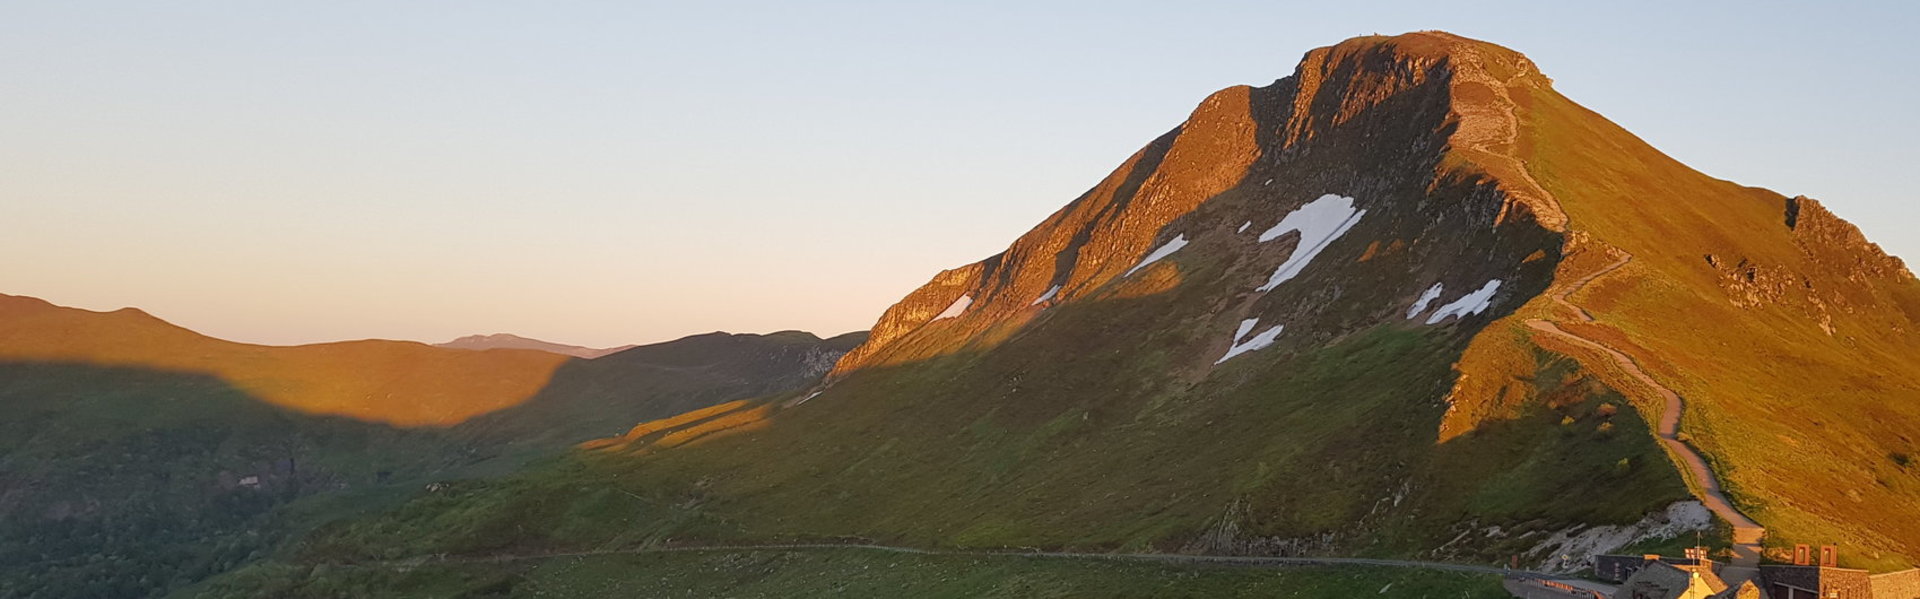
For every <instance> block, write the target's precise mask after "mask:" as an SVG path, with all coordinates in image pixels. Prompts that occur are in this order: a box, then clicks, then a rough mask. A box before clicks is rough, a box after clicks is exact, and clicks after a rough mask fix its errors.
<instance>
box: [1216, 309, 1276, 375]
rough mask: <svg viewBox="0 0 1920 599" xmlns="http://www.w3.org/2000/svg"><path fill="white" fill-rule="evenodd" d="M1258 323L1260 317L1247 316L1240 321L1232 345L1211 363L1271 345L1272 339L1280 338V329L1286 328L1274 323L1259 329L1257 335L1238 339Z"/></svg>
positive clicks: (1217, 362)
mask: <svg viewBox="0 0 1920 599" xmlns="http://www.w3.org/2000/svg"><path fill="white" fill-rule="evenodd" d="M1259 323H1260V319H1258V318H1249V319H1246V320H1242V321H1240V330H1239V331H1238V332H1236V333H1234V335H1233V347H1229V348H1227V355H1224V356H1220V359H1218V360H1214V361H1213V363H1214V364H1219V363H1221V362H1225V361H1227V360H1230V359H1233V357H1234V356H1238V355H1240V354H1244V353H1247V352H1250V351H1253V350H1256V349H1261V348H1264V347H1266V346H1269V345H1273V340H1275V339H1279V338H1280V331H1281V329H1285V328H1287V325H1283V324H1276V325H1273V327H1272V328H1269V329H1267V330H1265V331H1261V332H1260V334H1258V335H1254V336H1253V338H1252V339H1248V340H1246V341H1245V342H1242V341H1240V338H1241V337H1245V336H1247V331H1251V330H1253V326H1254V325H1256V324H1259Z"/></svg>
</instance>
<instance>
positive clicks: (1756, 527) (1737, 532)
mask: <svg viewBox="0 0 1920 599" xmlns="http://www.w3.org/2000/svg"><path fill="white" fill-rule="evenodd" d="M1616 251H1620V259H1619V260H1615V261H1614V262H1612V263H1610V264H1608V265H1606V266H1604V267H1601V268H1599V269H1597V270H1595V271H1593V272H1592V273H1588V274H1587V275H1586V276H1584V277H1580V278H1579V279H1576V280H1574V281H1573V282H1572V283H1571V284H1568V285H1567V286H1565V287H1562V288H1561V289H1560V290H1559V291H1556V292H1554V293H1552V294H1551V295H1550V297H1551V298H1552V299H1553V301H1554V302H1555V303H1557V304H1560V305H1562V306H1565V307H1567V308H1568V309H1570V310H1572V312H1573V314H1575V315H1576V316H1577V319H1578V320H1579V322H1583V323H1585V322H1594V318H1593V314H1591V313H1589V312H1587V310H1586V309H1585V308H1581V307H1580V306H1578V305H1575V304H1574V303H1573V302H1571V301H1569V300H1568V299H1567V298H1568V297H1569V296H1572V295H1573V294H1574V292H1577V291H1579V290H1581V289H1583V288H1585V287H1586V286H1587V284H1588V283H1592V282H1593V281H1594V280H1595V279H1598V278H1600V277H1602V276H1604V275H1606V274H1608V273H1611V272H1613V271H1615V270H1619V269H1620V267H1622V266H1626V265H1627V263H1628V262H1631V261H1633V254H1629V253H1626V252H1625V251H1624V250H1617V248H1616ZM1526 322H1527V326H1528V327H1529V328H1532V329H1533V330H1535V331H1539V332H1541V333H1545V334H1547V335H1552V336H1554V337H1558V338H1560V339H1561V340H1564V341H1566V342H1568V343H1572V344H1574V345H1578V346H1581V347H1585V348H1588V349H1591V350H1594V351H1596V352H1599V353H1600V355H1603V356H1606V357H1607V359H1609V360H1611V361H1612V362H1613V364H1614V366H1616V367H1618V368H1619V370H1620V371H1621V372H1623V373H1625V374H1626V375H1627V376H1628V377H1630V378H1632V379H1633V380H1635V381H1637V382H1639V383H1640V385H1641V386H1643V387H1645V388H1646V389H1648V390H1651V391H1652V392H1653V393H1654V394H1655V395H1657V396H1659V397H1660V399H1661V400H1662V401H1663V402H1664V404H1665V409H1664V410H1662V412H1661V413H1660V422H1659V426H1658V427H1657V428H1656V430H1655V433H1656V435H1657V436H1658V437H1659V439H1660V444H1661V445H1663V446H1665V447H1666V449H1667V453H1668V454H1669V455H1671V456H1673V458H1674V459H1675V460H1677V461H1679V462H1680V464H1679V465H1680V466H1681V468H1682V469H1683V473H1684V474H1685V475H1686V477H1687V480H1688V481H1690V482H1691V483H1693V484H1690V485H1688V487H1689V488H1690V489H1692V490H1693V492H1694V496H1695V497H1696V498H1698V499H1699V500H1700V503H1702V504H1705V505H1706V506H1707V509H1708V510H1711V511H1712V512H1713V513H1714V515H1717V516H1719V517H1720V519H1721V520H1725V521H1726V522H1727V524H1728V525H1730V526H1732V527H1733V544H1734V547H1733V553H1734V559H1733V561H1732V562H1731V564H1730V568H1729V569H1728V572H1727V574H1728V575H1727V576H1725V577H1724V578H1726V579H1727V581H1728V582H1729V583H1732V584H1739V582H1741V581H1744V580H1747V579H1750V578H1752V575H1753V574H1754V572H1755V570H1754V568H1757V567H1758V566H1759V565H1760V540H1761V539H1762V538H1763V537H1765V536H1766V529H1765V528H1763V527H1761V526H1760V524H1759V523H1757V522H1754V521H1753V519H1752V518H1748V517H1747V516H1746V514H1742V513H1740V510H1737V509H1734V507H1733V503H1732V502H1729V501H1727V496H1726V493H1725V492H1723V491H1722V490H1721V487H1720V479H1719V478H1717V477H1715V476H1714V475H1713V470H1712V469H1710V468H1708V467H1707V461H1706V459H1705V458H1702V457H1701V456H1700V452H1698V451H1695V450H1694V448H1693V447H1692V446H1690V445H1687V443H1686V442H1685V441H1682V440H1681V439H1680V436H1679V435H1680V414H1681V413H1682V412H1684V411H1685V409H1686V401H1685V400H1683V399H1681V397H1680V394H1679V393H1675V392H1674V391H1673V389H1671V388H1669V387H1667V386H1666V385H1662V384H1660V382H1659V381H1657V380H1654V378H1653V376H1652V375H1649V374H1647V371H1646V370H1644V369H1642V368H1640V364H1639V363H1638V362H1636V361H1634V359H1633V357H1632V356H1629V355H1627V354H1626V353H1625V352H1622V351H1620V350H1618V349H1615V348H1614V347H1612V346H1609V345H1607V344H1605V343H1602V342H1600V341H1597V340H1594V339H1589V338H1586V337H1582V336H1580V335H1578V334H1575V333H1572V332H1569V331H1567V330H1566V329H1562V328H1560V325H1558V324H1555V323H1553V322H1552V321H1548V320H1542V319H1537V318H1536V319H1529V320H1527V321H1526Z"/></svg>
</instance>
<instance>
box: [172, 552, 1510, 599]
mask: <svg viewBox="0 0 1920 599" xmlns="http://www.w3.org/2000/svg"><path fill="white" fill-rule="evenodd" d="M261 594H267V595H271V596H274V597H282V598H286V599H305V598H314V599H318V598H330V597H421V598H428V597H447V598H453V597H499V598H514V597H577V598H583V599H585V598H594V597H608V598H613V597H739V598H751V597H768V598H774V597H778V598H796V599H800V598H808V597H823V598H824V597H925V598H929V599H937V598H954V599H960V598H989V597H1007V598H1016V597H1017V598H1021V599H1029V598H1065V597H1209V598H1211V597H1263V598H1264V597H1285V598H1301V599H1306V598H1327V599H1334V598H1341V599H1345V598H1350V597H1356V596H1366V597H1386V598H1395V597H1425V598H1434V599H1439V598H1449V599H1452V598H1482V597H1485V598H1494V597H1505V596H1507V594H1506V593H1505V592H1503V591H1502V590H1501V588H1500V583H1499V579H1498V578H1497V577H1494V576H1488V575H1471V574H1460V573H1451V572H1439V571H1431V570H1417V569H1397V568H1371V567H1233V566H1221V565H1175V564H1166V563H1155V562H1139V561H1108V560H1098V559H1063V558H1029V557H1014V556H985V557H979V556H940V555H903V554H894V553H886V552H878V551H870V550H858V549H843V550H811V551H702V552H676V553H655V554H634V555H606V556H592V557H569V558H553V559H545V560H538V561H529V562H515V563H509V564H486V565H446V564H441V565H422V566H418V567H414V568H411V569H407V570H405V571H401V570H397V569H389V568H371V567H343V566H334V567H320V568H304V567H292V566H282V565H270V566H260V567H255V568H251V569H249V570H246V571H243V572H241V573H239V574H238V575H236V576H234V577H230V578H229V579H228V580H225V581H222V582H221V583H219V584H211V585H206V586H204V587H202V588H198V589H194V592H193V593H189V594H183V596H194V597H207V598H220V597H253V596H260V595H261Z"/></svg>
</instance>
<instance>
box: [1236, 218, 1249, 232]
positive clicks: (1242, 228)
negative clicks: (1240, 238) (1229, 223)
mask: <svg viewBox="0 0 1920 599" xmlns="http://www.w3.org/2000/svg"><path fill="white" fill-rule="evenodd" d="M1251 226H1253V221H1247V222H1244V223H1240V228H1239V229H1238V230H1235V231H1234V232H1235V233H1245V232H1247V227H1251Z"/></svg>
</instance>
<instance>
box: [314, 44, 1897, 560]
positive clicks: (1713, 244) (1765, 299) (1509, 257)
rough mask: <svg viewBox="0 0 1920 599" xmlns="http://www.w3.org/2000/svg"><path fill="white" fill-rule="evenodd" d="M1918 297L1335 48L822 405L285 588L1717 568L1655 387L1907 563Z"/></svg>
mask: <svg viewBox="0 0 1920 599" xmlns="http://www.w3.org/2000/svg"><path fill="white" fill-rule="evenodd" d="M1915 298H1916V292H1915V284H1914V282H1913V279H1912V276H1911V275H1910V274H1908V273H1907V272H1906V271H1905V270H1904V269H1903V268H1902V267H1900V265H1899V264H1897V263H1896V262H1895V261H1892V260H1891V259H1889V258H1886V257H1885V256H1883V255H1881V254H1880V253H1879V252H1878V250H1877V249H1875V248H1872V247H1871V246H1870V245H1869V244H1866V243H1865V242H1864V240H1861V239H1859V237H1858V235H1857V233H1856V232H1854V231H1853V230H1852V229H1851V227H1849V226H1847V225H1845V224H1844V223H1843V222H1841V221H1839V220H1838V219H1837V218H1835V217H1833V216H1832V215H1831V214H1828V213H1827V212H1825V211H1824V210H1822V209H1820V208H1818V207H1817V206H1816V205H1815V204H1813V203H1811V202H1810V201H1804V200H1801V201H1795V202H1788V201H1787V200H1786V199H1784V198H1781V197H1779V196H1777V195H1774V194H1771V193H1769V192H1765V191H1761V190H1753V189H1747V188H1741V187H1738V186H1735V185H1732V184H1729V183H1726V182H1722V181H1717V180H1714V179H1711V178H1708V177H1705V176H1703V175H1700V174H1698V173H1695V172H1693V171H1691V170H1689V169H1686V168H1685V167H1684V166H1682V165H1679V164H1678V163H1675V162H1673V161H1671V160H1670V159H1667V158H1665V157H1663V156H1661V155H1659V154H1658V153H1657V152H1655V151H1653V150H1651V149H1649V148H1647V147H1646V146H1645V145H1644V144H1642V143H1640V142H1639V141H1638V140H1635V139H1633V138H1632V137H1631V136H1630V135H1628V134H1626V133H1624V132H1622V131H1620V130H1619V129H1618V127H1616V126H1614V125H1612V124H1611V123H1608V122H1606V121H1605V120H1604V119H1602V118H1600V117H1599V116H1597V115H1594V114H1592V113H1590V112H1587V111H1585V110H1583V109H1580V108H1578V107H1577V106H1575V105H1573V104H1572V103H1571V102H1568V101H1566V100H1565V99H1563V98H1561V97H1560V96H1558V95H1557V94H1556V93H1555V92H1553V91H1552V87H1551V81H1550V80H1548V79H1547V77H1546V76H1545V75H1543V74H1541V73H1540V72H1539V70H1538V69H1536V68H1535V67H1534V65H1533V64H1532V62H1531V61H1529V60H1528V59H1526V58H1525V57H1524V56H1521V55H1519V54H1518V53H1515V52H1512V51H1510V50H1506V49H1504V48H1499V47H1497V46H1493V45H1490V44H1485V43H1481V42H1477V41H1474V40H1468V39H1464V38H1460V37H1457V36H1452V35H1448V34H1443V33H1417V34H1408V35H1403V36H1395V37H1367V38H1358V39H1354V40H1348V41H1346V42H1343V43H1340V44H1337V45H1335V46H1330V47H1327V48H1321V49H1317V50H1314V51H1312V52H1310V53H1308V55H1307V57H1306V58H1305V59H1304V60H1303V61H1302V62H1301V63H1300V65H1299V66H1298V67H1297V69H1296V70H1295V71H1294V73H1293V75H1291V76H1289V77H1287V78H1284V79H1281V80H1279V81H1276V82H1274V83H1272V84H1270V85H1266V86H1260V87H1237V88H1231V89H1228V90H1225V91H1222V92H1219V93H1216V94H1214V95H1212V96H1211V97H1209V98H1208V99H1207V100H1206V101H1205V102H1204V103H1203V104H1202V105H1201V106H1200V107H1199V108H1198V109H1196V110H1195V111H1194V112H1193V114H1192V115H1191V116H1190V117H1189V119H1188V120H1187V121H1186V122H1184V123H1183V124H1181V125H1180V126H1179V127H1177V128H1175V129H1174V130H1172V131H1170V132H1168V133H1167V134H1166V135H1163V136H1161V137H1160V138H1158V139H1156V140H1153V141H1152V142H1151V143H1149V144H1147V146H1146V147H1145V148H1143V149H1141V150H1140V151H1139V152H1137V153H1136V154H1135V155H1133V156H1132V157H1131V158H1129V159H1128V160H1127V161H1126V162H1125V163H1124V164H1122V165H1121V166H1120V167H1119V168H1118V169H1117V170H1116V171H1115V172H1114V173H1113V174H1112V175H1110V176H1108V177H1107V178H1106V179H1105V180H1103V181H1101V182H1100V183H1098V184H1097V185H1096V186H1095V187H1094V188H1093V189H1091V190H1089V191H1088V192H1087V193H1086V194H1085V195H1083V196H1082V197H1080V198H1079V199H1076V200H1075V201H1073V202H1071V203H1069V204H1067V205H1066V206H1065V207H1064V208H1062V209H1061V210H1060V211H1059V212H1057V213H1056V214H1054V215H1053V216H1051V217H1049V218H1048V219H1047V220H1046V221H1044V222H1042V223H1040V224H1039V225H1038V226H1037V227H1035V228H1034V229H1033V230H1032V231H1029V232H1028V233H1027V234H1025V235H1023V236H1021V237H1020V238H1019V239H1017V240H1015V241H1014V242H1013V243H1012V244H1011V245H1010V246H1009V247H1008V249H1007V251H1005V252H1002V253H1000V254H996V255H994V256H990V257H987V258H985V259H983V260H981V261H978V262H975V263H972V264H967V265H963V266H960V267H957V268H954V269H952V270H949V271H946V272H943V273H940V274H938V275H936V276H935V277H934V278H933V279H932V280H931V281H929V282H928V283H927V284H926V285H924V286H923V287H921V288H920V289H918V290H915V291H914V292H912V293H911V294H909V295H908V296H907V297H906V298H904V299H903V300H901V301H900V302H899V303H898V304H896V305H895V306H893V307H892V308H891V309H889V310H888V311H887V312H886V313H885V314H884V315H883V316H882V317H881V318H880V320H879V322H878V323H877V324H876V326H875V327H874V332H873V337H872V338H871V339H870V340H869V341H868V342H867V343H866V344H864V345H862V346H861V347H860V348H859V349H858V350H856V351H855V352H854V353H852V354H849V356H848V357H847V358H845V359H843V360H842V361H841V362H840V363H839V364H838V365H837V367H836V370H835V372H834V373H833V374H832V375H831V376H830V379H829V381H828V382H827V383H826V384H825V385H824V386H822V387H820V388H818V389H809V390H806V391H802V392H796V393H791V394H783V395H780V396H777V397H773V398H767V399H763V400H759V401H746V402H739V403H732V404H723V405H719V406H716V407H712V408H710V409H707V410H704V411H690V412H687V413H685V414H682V415H680V416H677V417H672V418H665V419H661V420H656V421H653V422H649V423H645V424H642V425H640V426H638V427H636V428H634V429H631V430H630V431H629V432H628V434H627V435H625V436H622V437H619V438H617V439H609V440H606V441H603V442H597V443H592V444H589V445H588V446H586V447H585V448H584V449H585V451H583V452H582V453H580V454H578V455H576V456H575V457H574V458H573V459H570V460H566V461H563V462H560V463H557V464H551V465H548V466H547V467H543V468H539V469H535V470H532V471H529V472H526V473H524V474H523V475H522V476H519V477H516V478H514V479H512V480H509V481H503V482H489V483H473V484H470V485H464V486H461V487H459V488H458V489H456V490H455V491H453V492H450V493H446V494H441V495H436V496H432V497H422V498H420V499H418V500H417V501H414V502H412V503H410V504H408V505H407V506H404V507H403V508H401V509H399V510H395V511H393V512H390V513H387V514H384V515H382V516H380V517H378V518H371V519H366V520H361V521H356V522H353V523H348V524H343V525H341V526H338V527H335V528H332V529H329V530H326V531H323V532H322V533H320V534H316V535H313V536H311V537H309V538H308V539H307V540H306V542H304V543H303V544H302V546H301V548H300V550H299V551H296V552H293V553H292V554H290V557H289V559H291V560H293V561H296V562H306V563H309V564H311V563H326V562H332V561H353V560H392V559H405V558H408V557H410V556H417V555H429V554H439V553H452V554H462V555H470V556H487V555H514V554H519V553H526V552H553V551H564V550H569V549H593V550H605V549H610V548H620V547H640V546H650V545H658V544H663V543H724V544H750V543H769V542H772V543H778V542H792V541H828V542H848V541H859V542H868V541H871V542H881V543H889V544H903V545H930V546H951V547H969V548H1017V547H1045V548H1071V549H1076V550H1091V551H1111V550H1122V551H1175V552H1193V553H1216V554H1269V555H1270V554H1280V555H1288V554H1338V555H1397V556H1413V557H1420V558H1423V559H1443V560H1455V561H1464V562H1477V563H1486V564H1492V563H1498V564H1506V563H1510V562H1509V560H1511V559H1513V558H1515V557H1518V558H1519V560H1520V561H1521V563H1522V564H1523V565H1527V566H1531V567H1578V566H1579V564H1580V562H1581V560H1582V559H1583V556H1584V555H1586V554H1587V553H1591V552H1596V551H1627V552H1633V551H1637V550H1639V549H1651V548H1656V547H1658V546H1659V545H1661V544H1665V545H1667V546H1668V547H1667V548H1669V549H1671V548H1673V547H1676V546H1678V545H1681V544H1690V543H1691V542H1692V541H1693V539H1694V538H1695V536H1694V535H1695V533H1696V531H1697V533H1698V534H1699V535H1700V538H1702V539H1703V540H1704V541H1705V542H1706V543H1708V544H1709V545H1715V546H1717V547H1726V546H1727V545H1728V544H1729V538H1728V537H1729V536H1730V535H1729V534H1728V532H1729V530H1728V528H1727V527H1726V526H1725V525H1724V524H1721V525H1716V524H1715V523H1713V522H1712V520H1711V519H1710V518H1708V517H1701V518H1697V519H1691V520H1689V519H1686V518H1678V517H1675V518H1667V516H1668V515H1670V514H1674V513H1676V512H1674V511H1671V509H1672V508H1674V507H1675V506H1676V505H1678V506H1679V507H1680V508H1682V511H1684V508H1685V507H1686V506H1687V505H1690V504H1687V503H1685V502H1686V501H1688V500H1691V499H1693V498H1695V497H1696V496H1701V495H1704V496H1709V497H1713V495H1711V494H1709V493H1702V494H1701V495H1696V490H1695V489H1693V488H1690V487H1689V485H1688V481H1687V478H1688V476H1686V475H1683V474H1682V472H1683V471H1682V469H1681V467H1680V466H1678V465H1677V464H1681V463H1684V459H1683V458H1682V457H1681V456H1680V455H1679V454H1676V453H1670V452H1671V451H1672V449H1671V448H1672V447H1673V445H1670V444H1663V443H1661V442H1660V441H1659V440H1658V438H1657V437H1658V431H1659V430H1660V426H1661V423H1662V422H1663V419H1664V417H1666V416H1667V414H1668V413H1667V409H1666V408H1667V406H1668V403H1667V402H1665V401H1664V399H1665V397H1664V395H1663V394H1662V393H1660V391H1662V390H1670V391H1674V392H1675V394H1676V395H1675V396H1676V397H1679V398H1680V399H1682V400H1683V401H1681V402H1679V404H1680V405H1683V406H1684V411H1685V413H1684V415H1683V416H1684V417H1683V418H1680V420H1679V422H1680V424H1679V426H1680V428H1681V433H1683V434H1682V435H1678V436H1677V437H1679V438H1677V439H1675V443H1680V446H1681V447H1683V448H1687V450H1688V452H1689V454H1688V455H1692V453H1691V452H1694V451H1695V450H1697V452H1698V454H1701V455H1704V456H1705V458H1706V460H1707V463H1708V464H1709V465H1711V466H1712V469H1711V473H1712V474H1714V475H1716V477H1715V479H1717V480H1720V481H1721V482H1722V483H1723V485H1722V486H1724V487H1725V488H1726V491H1727V493H1726V494H1727V495H1729V496H1731V498H1732V500H1733V503H1734V504H1736V505H1737V506H1739V507H1740V508H1741V509H1742V510H1744V511H1745V513H1746V515H1747V516H1751V517H1752V518H1753V519H1755V520H1757V521H1758V523H1759V524H1761V525H1764V526H1765V527H1767V529H1768V531H1769V536H1768V541H1767V542H1768V543H1770V544H1772V545H1775V546H1777V545H1779V544H1782V543H1793V542H1823V541H1835V542H1839V543H1841V544H1843V545H1844V546H1846V547H1848V549H1843V552H1842V561H1843V563H1844V564H1847V565H1857V566H1869V567H1874V568H1887V567H1897V566H1900V565H1902V564H1905V563H1909V562H1910V561H1911V560H1912V559H1913V558H1914V557H1915V555H1916V550H1915V548H1914V547H1913V543H1914V542H1915V540H1916V539H1920V536H1916V535H1914V534H1913V533H1912V528H1911V527H1912V526H1913V524H1912V523H1913V522H1916V521H1920V520H1917V519H1915V518H1913V517H1912V516H1914V515H1915V514H1913V512H1912V511H1913V510H1915V509H1920V507H1916V506H1920V501H1916V500H1915V499H1916V497H1920V493H1916V490H1915V488H1914V485H1915V474H1914V473H1915V471H1916V469H1920V467H1916V466H1913V465H1911V464H1912V462H1913V460H1914V458H1913V448H1912V443H1913V439H1911V438H1910V436H1912V435H1913V434H1914V433H1913V431H1915V430H1920V428H1917V427H1916V425H1915V421H1914V420H1913V416H1912V415H1913V410H1914V402H1913V397H1914V395H1913V393H1912V385H1913V381H1915V380H1916V377H1915V370H1914V361H1915V360H1916V359H1920V358H1916V357H1915V356H1916V354H1920V352H1915V351H1913V350H1914V349H1916V347H1915V343H1916V341H1915V338H1914V335H1915V332H1914V331H1915V330H1916V328H1915V327H1916V325H1915V318H1916V316H1920V310H1917V309H1916V307H1917V306H1920V304H1916V300H1915ZM1548 325H1551V327H1549V326H1548ZM1549 329H1550V330H1560V331H1565V332H1566V333H1567V335H1568V336H1567V337H1550V336H1548V335H1545V334H1542V332H1541V331H1543V330H1549ZM1569 339H1577V340H1579V342H1574V341H1569ZM1582 343H1586V344H1590V345H1582ZM1593 348H1604V351H1600V350H1595V349H1593ZM1609 352H1618V353H1619V354H1620V355H1621V356H1625V358H1624V362H1625V363H1627V364H1630V365H1632V366H1633V367H1634V368H1635V369H1644V370H1645V373H1644V374H1647V379H1646V380H1653V381H1654V386H1652V387H1649V386H1648V385H1646V384H1645V383H1644V382H1643V381H1642V380H1641V379H1639V378H1638V377H1636V376H1633V375H1634V374H1642V373H1640V372H1638V370H1634V371H1626V370H1623V369H1622V368H1621V367H1620V366H1619V364H1620V363H1621V362H1620V361H1616V360H1614V359H1613V354H1612V353H1609ZM1676 415H1680V414H1676ZM1683 441H1684V442H1683ZM1695 483H1696V484H1695V485H1694V486H1695V487H1699V486H1700V485H1699V484H1697V483H1698V479H1697V477H1695ZM1743 517H1744V516H1743ZM1676 521H1687V522H1691V524H1688V525H1687V526H1686V527H1675V526H1668V525H1670V524H1676ZM609 523H612V524H609ZM1663 527H1664V528H1663ZM1656 530H1658V531H1664V532H1658V533H1656V532H1654V531H1656ZM1563 556H1570V557H1563Z"/></svg>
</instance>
